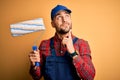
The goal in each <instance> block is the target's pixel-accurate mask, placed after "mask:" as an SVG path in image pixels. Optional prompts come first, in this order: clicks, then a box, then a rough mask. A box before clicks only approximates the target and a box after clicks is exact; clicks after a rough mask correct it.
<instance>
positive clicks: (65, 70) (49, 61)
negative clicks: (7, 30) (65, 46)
mask: <svg viewBox="0 0 120 80" xmlns="http://www.w3.org/2000/svg"><path fill="white" fill-rule="evenodd" d="M77 39H78V38H75V39H74V40H73V43H75V42H76V41H77ZM50 48H51V54H52V55H51V56H48V57H46V63H45V65H44V71H43V72H44V79H45V80H80V77H79V76H78V75H77V72H76V69H75V67H74V65H73V63H72V58H71V57H70V56H69V53H68V52H67V51H66V53H65V55H64V56H56V52H55V49H54V41H53V38H51V40H50Z"/></svg>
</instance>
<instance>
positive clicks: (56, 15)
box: [55, 11, 70, 17]
mask: <svg viewBox="0 0 120 80" xmlns="http://www.w3.org/2000/svg"><path fill="white" fill-rule="evenodd" d="M65 13H66V14H70V13H69V12H67V11H65ZM58 15H60V13H59V12H58V13H57V14H56V15H55V17H56V16H58Z"/></svg>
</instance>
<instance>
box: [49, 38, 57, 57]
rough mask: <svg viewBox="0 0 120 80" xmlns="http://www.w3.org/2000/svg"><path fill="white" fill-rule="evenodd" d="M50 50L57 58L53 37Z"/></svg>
mask: <svg viewBox="0 0 120 80" xmlns="http://www.w3.org/2000/svg"><path fill="white" fill-rule="evenodd" d="M50 50H51V54H52V55H53V56H56V52H55V49H54V40H53V37H52V38H51V39H50Z"/></svg>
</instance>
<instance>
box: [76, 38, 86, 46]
mask: <svg viewBox="0 0 120 80" xmlns="http://www.w3.org/2000/svg"><path fill="white" fill-rule="evenodd" d="M75 38H77V41H76V43H77V44H79V45H83V44H88V41H87V40H85V39H82V38H78V37H75Z"/></svg>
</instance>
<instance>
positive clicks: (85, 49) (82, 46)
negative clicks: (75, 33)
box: [75, 38, 91, 53]
mask: <svg viewBox="0 0 120 80" xmlns="http://www.w3.org/2000/svg"><path fill="white" fill-rule="evenodd" d="M75 45H76V47H78V48H79V51H80V53H91V50H90V46H89V43H88V41H87V40H85V39H81V38H78V40H77V41H76V43H75Z"/></svg>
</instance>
